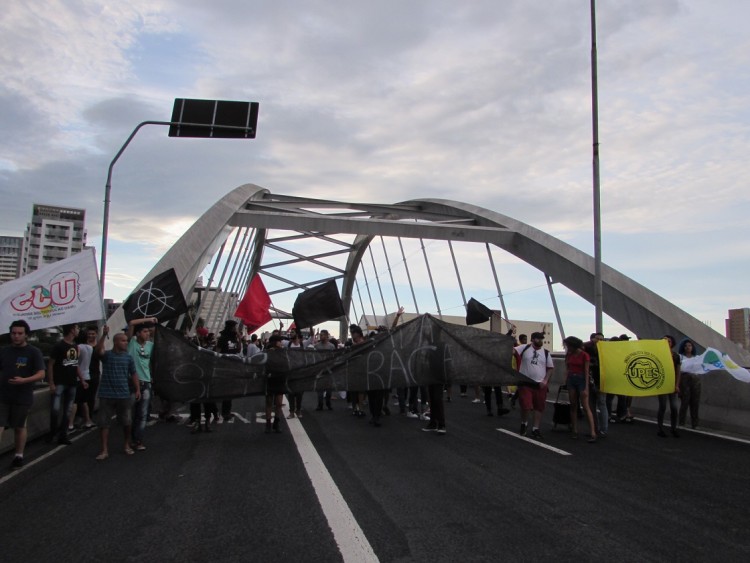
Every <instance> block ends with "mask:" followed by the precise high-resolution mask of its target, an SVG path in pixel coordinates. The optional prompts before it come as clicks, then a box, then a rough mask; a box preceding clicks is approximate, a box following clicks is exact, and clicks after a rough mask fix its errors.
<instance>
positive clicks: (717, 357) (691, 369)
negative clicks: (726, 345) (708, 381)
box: [680, 348, 750, 383]
mask: <svg viewBox="0 0 750 563" xmlns="http://www.w3.org/2000/svg"><path fill="white" fill-rule="evenodd" d="M680 369H681V370H682V371H683V372H688V373H697V374H699V375H702V374H704V373H708V372H709V371H715V370H722V371H726V372H727V373H729V374H730V375H731V376H732V377H734V378H735V379H739V380H740V381H744V382H745V383H750V372H748V371H747V370H746V369H745V368H743V367H741V366H739V365H737V363H735V362H734V360H732V358H730V357H729V356H728V355H726V354H724V353H723V352H719V351H718V350H717V349H716V348H706V351H705V352H703V353H702V354H701V355H700V356H694V357H692V358H686V357H685V356H682V365H681V366H680Z"/></svg>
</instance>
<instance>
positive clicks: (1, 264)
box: [0, 237, 23, 284]
mask: <svg viewBox="0 0 750 563" xmlns="http://www.w3.org/2000/svg"><path fill="white" fill-rule="evenodd" d="M22 250H23V237H0V284H2V283H5V282H7V281H11V280H14V279H16V278H17V277H18V276H20V275H21V251H22Z"/></svg>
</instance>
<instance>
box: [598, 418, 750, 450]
mask: <svg viewBox="0 0 750 563" xmlns="http://www.w3.org/2000/svg"><path fill="white" fill-rule="evenodd" d="M633 420H637V421H638V422H648V423H649V424H656V421H655V420H650V419H648V418H641V417H639V416H636V417H633ZM610 424H611V423H610ZM617 424H622V423H621V422H618V423H617ZM626 424H627V423H626ZM677 430H678V431H680V432H692V433H694V434H703V435H704V436H711V437H712V438H721V439H722V440H727V441H729V442H737V443H739V444H746V445H750V440H745V439H743V438H736V437H734V436H727V435H726V434H718V433H716V432H709V431H708V430H698V429H696V428H686V427H684V426H678V427H677Z"/></svg>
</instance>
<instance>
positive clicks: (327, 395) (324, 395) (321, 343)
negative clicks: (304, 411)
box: [314, 329, 336, 411]
mask: <svg viewBox="0 0 750 563" xmlns="http://www.w3.org/2000/svg"><path fill="white" fill-rule="evenodd" d="M314 347H315V349H316V350H318V351H320V352H326V351H333V350H335V349H336V345H335V344H333V342H331V340H330V334H328V331H327V330H326V329H322V330H321V331H320V333H319V334H318V342H316V343H315V344H314ZM332 393H333V389H330V388H329V389H321V390H320V391H318V406H317V407H316V409H315V410H316V411H322V410H323V401H324V400H325V404H326V408H327V409H328V410H329V411H332V410H333V405H331V394H332Z"/></svg>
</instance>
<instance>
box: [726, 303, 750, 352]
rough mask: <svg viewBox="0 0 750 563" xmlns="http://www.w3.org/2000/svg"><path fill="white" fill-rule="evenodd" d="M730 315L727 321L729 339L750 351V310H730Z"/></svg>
mask: <svg viewBox="0 0 750 563" xmlns="http://www.w3.org/2000/svg"><path fill="white" fill-rule="evenodd" d="M728 315H729V318H728V319H727V320H726V321H725V323H726V329H727V338H728V339H729V340H731V341H732V342H736V343H737V344H739V345H740V346H742V347H743V348H745V350H750V309H749V308H747V307H745V308H744V309H729V313H728Z"/></svg>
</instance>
